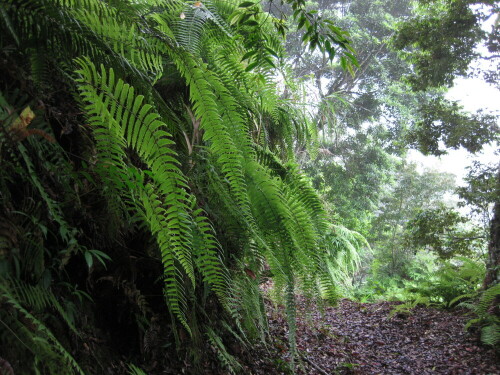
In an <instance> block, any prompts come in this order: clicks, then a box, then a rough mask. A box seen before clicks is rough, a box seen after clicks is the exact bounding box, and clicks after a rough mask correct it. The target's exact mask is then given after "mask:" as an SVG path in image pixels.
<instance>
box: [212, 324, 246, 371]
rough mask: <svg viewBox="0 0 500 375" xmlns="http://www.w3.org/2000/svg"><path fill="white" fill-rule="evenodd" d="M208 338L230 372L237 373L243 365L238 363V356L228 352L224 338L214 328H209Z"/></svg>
mask: <svg viewBox="0 0 500 375" xmlns="http://www.w3.org/2000/svg"><path fill="white" fill-rule="evenodd" d="M207 338H208V341H209V342H210V344H211V345H212V349H213V350H214V351H215V353H216V355H217V357H218V358H219V360H220V361H221V363H222V364H224V366H225V367H226V368H227V370H228V371H229V373H230V374H235V373H237V372H238V370H242V367H241V365H240V364H239V363H238V361H237V360H236V358H234V357H233V356H232V355H231V354H229V353H228V352H227V349H226V347H225V346H224V343H223V342H222V339H221V338H220V337H219V336H218V335H217V334H216V333H215V332H214V330H213V329H212V328H210V327H209V328H208V329H207Z"/></svg>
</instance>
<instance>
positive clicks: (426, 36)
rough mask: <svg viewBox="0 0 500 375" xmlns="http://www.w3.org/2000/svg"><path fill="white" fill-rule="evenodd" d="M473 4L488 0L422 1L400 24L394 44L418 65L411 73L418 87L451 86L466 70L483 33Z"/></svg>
mask: <svg viewBox="0 0 500 375" xmlns="http://www.w3.org/2000/svg"><path fill="white" fill-rule="evenodd" d="M471 3H485V2H483V1H469V0H452V1H447V0H433V1H420V4H419V5H420V6H419V7H418V13H417V15H416V16H414V17H412V18H411V19H409V20H406V21H404V22H402V23H401V24H400V26H399V29H398V32H397V34H396V36H395V37H394V39H393V45H394V47H395V48H396V49H398V50H400V51H402V52H403V54H404V55H406V58H408V59H410V61H411V62H412V63H413V65H414V66H415V70H416V71H415V73H413V74H412V75H410V76H409V81H410V83H411V84H412V86H413V87H414V88H415V89H417V90H422V89H425V88H427V87H439V86H451V84H452V82H453V80H454V78H455V76H457V75H465V74H466V73H467V69H468V67H469V64H470V63H471V61H472V59H473V58H474V57H476V52H475V51H474V49H475V47H476V45H477V44H478V42H479V41H480V40H481V39H482V38H483V36H484V35H483V32H482V30H481V27H480V22H479V21H480V15H479V11H477V10H474V9H473V8H472V7H471V6H470V5H471Z"/></svg>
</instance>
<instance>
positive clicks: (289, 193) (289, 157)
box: [0, 0, 500, 374]
mask: <svg viewBox="0 0 500 375" xmlns="http://www.w3.org/2000/svg"><path fill="white" fill-rule="evenodd" d="M428 3H429V2H428V1H426V2H422V4H420V5H418V6H416V7H412V6H411V4H410V2H405V1H396V0H384V1H378V2H366V1H360V0H353V1H318V2H307V3H306V2H305V1H303V0H286V1H281V2H280V3H279V4H278V3H275V2H273V1H270V2H263V3H260V2H253V1H247V2H241V1H232V0H220V1H219V0H207V1H190V2H185V1H180V0H166V1H160V0H141V1H128V0H117V1H99V0H67V1H66V0H65V1H63V0H0V6H1V8H0V13H1V15H0V20H1V21H0V31H1V33H0V76H1V77H2V78H1V80H0V125H1V126H0V163H1V173H0V202H1V204H0V349H1V350H0V352H1V357H0V366H3V367H0V373H2V371H4V370H3V368H4V367H5V369H7V366H9V367H11V368H13V369H14V370H15V373H16V374H17V373H37V374H59V373H61V374H72V373H76V374H94V373H95V374H97V373H103V372H104V371H108V372H109V371H112V372H109V373H117V374H121V373H130V374H143V373H145V372H147V373H151V374H153V373H159V371H160V370H159V369H160V368H162V367H165V366H170V362H178V363H179V364H180V366H184V367H185V370H186V371H190V372H192V373H203V366H204V364H205V363H206V360H207V358H208V357H213V356H215V357H217V359H218V361H219V362H220V364H221V366H223V367H224V369H225V370H224V371H226V372H230V373H232V372H237V371H238V370H241V365H240V363H239V360H238V357H237V352H238V351H235V350H231V343H234V342H237V343H238V345H241V347H244V348H251V347H252V345H255V343H256V342H258V341H261V342H266V340H267V335H268V331H267V321H266V315H265V301H264V294H263V292H262V290H261V288H260V284H261V283H262V282H263V281H265V280H267V279H268V278H272V281H273V293H272V294H271V297H272V300H273V302H274V303H282V304H284V305H285V311H286V315H287V322H288V340H289V343H288V346H289V350H290V353H291V356H290V358H291V362H292V364H291V368H292V369H293V367H294V364H293V362H294V359H297V358H299V357H298V355H297V349H296V346H295V342H296V338H295V329H296V328H295V320H296V319H295V318H296V307H295V302H296V294H302V295H304V296H306V297H307V299H316V300H317V301H319V302H320V304H321V303H335V302H336V301H337V300H338V299H339V298H340V297H349V298H355V299H358V300H363V301H375V300H377V299H385V300H387V299H398V300H401V301H403V302H406V304H405V305H401V306H402V307H400V308H399V309H404V308H407V307H408V306H410V307H411V306H412V305H415V304H416V303H426V304H435V305H440V306H443V307H446V308H448V307H451V306H455V305H457V304H462V305H464V306H467V307H469V308H470V309H472V310H473V311H474V312H475V314H476V315H475V317H474V319H472V320H471V321H470V325H479V326H481V327H482V332H483V339H484V341H485V342H486V343H487V344H489V345H495V344H496V343H497V342H498V337H499V333H498V332H499V326H500V325H499V322H498V311H494V307H495V304H496V303H497V302H498V296H499V289H498V284H497V281H498V261H499V259H500V257H499V255H498V254H499V251H500V250H499V237H498V236H499V234H498V232H499V229H498V221H499V220H500V212H499V210H500V208H499V203H498V196H499V194H498V189H499V185H500V183H499V182H498V181H497V178H498V177H497V176H496V173H497V166H494V165H493V166H484V165H479V164H476V165H474V166H473V167H471V169H470V171H469V175H468V177H467V179H466V180H467V181H466V182H467V183H468V184H467V185H466V186H462V187H459V188H458V190H457V193H458V195H459V196H460V198H461V201H460V204H461V205H468V206H469V207H471V208H470V212H471V213H473V214H475V215H476V219H474V218H470V217H466V216H464V214H463V213H459V212H458V211H457V208H458V207H457V206H456V204H453V203H450V202H449V201H445V200H444V199H443V195H444V194H445V193H452V192H454V191H455V186H454V179H453V176H452V175H448V174H444V173H438V172H436V171H429V170H427V171H423V172H422V171H420V170H419V169H418V166H416V165H415V164H413V163H412V162H411V161H409V160H407V151H408V149H409V148H411V147H413V148H418V149H419V150H421V151H422V152H424V153H427V154H436V155H438V154H442V153H444V152H446V149H447V148H459V147H464V148H465V149H467V150H468V151H469V152H472V153H474V152H477V151H479V150H480V149H481V147H482V146H483V145H484V144H486V143H490V142H495V141H497V138H495V137H497V136H498V132H497V130H498V126H497V124H496V118H495V117H494V116H492V115H489V114H484V113H477V114H469V113H466V112H465V111H464V110H463V109H462V108H461V107H460V106H459V105H458V104H457V103H455V102H450V101H448V100H447V99H446V97H445V91H446V90H445V86H447V85H448V86H450V85H451V84H452V82H453V79H454V77H455V76H456V75H457V74H465V73H466V72H467V67H468V66H469V64H470V62H471V61H472V59H473V58H474V57H475V54H476V52H475V50H474V48H475V47H476V46H477V45H478V44H479V43H481V42H482V41H483V40H486V41H487V43H488V47H489V48H490V52H491V54H492V55H491V56H489V57H490V58H491V60H494V59H495V55H494V54H495V53H496V52H495V51H497V50H495V48H497V44H495V43H498V35H497V34H495V32H493V33H484V32H482V31H481V28H480V24H481V21H482V17H484V18H486V16H484V15H483V13H482V12H483V8H479V7H478V4H481V5H483V7H484V9H486V10H488V11H491V12H493V13H494V12H495V11H498V9H497V8H495V7H497V5H498V4H497V2H494V1H481V2H472V1H462V0H460V1H458V0H457V1H455V0H449V1H446V0H440V1H433V2H432V3H433V4H432V5H428ZM475 3H477V4H476V5H474V4H475ZM436 5H439V6H436ZM436 9H437V10H436ZM402 19H407V21H405V22H401V21H400V20H402ZM450 22H451V25H454V26H453V27H451V26H450ZM440 28H441V29H440ZM443 29H445V30H452V31H453V32H451V34H452V35H451V36H450V35H447V34H443V33H442V30H443ZM415 30H420V31H421V32H418V33H417V32H415ZM496 30H497V29H496ZM347 31H349V32H350V34H349V33H347ZM496 33H498V30H497V31H496ZM417 35H418V36H422V39H418V40H414V39H413V38H414V37H415V36H417ZM426 35H427V36H429V35H439V36H441V37H442V39H443V40H442V41H441V40H439V41H435V42H434V43H432V44H430V45H429V44H428V43H427V40H428V39H429V38H427V36H426ZM457 46H458V47H460V48H457ZM437 56H441V57H437ZM443 56H444V57H443ZM440 59H442V60H443V61H441V60H440ZM429 66H431V67H432V68H429ZM434 67H438V68H439V69H437V68H436V69H434ZM483 73H484V75H485V76H486V78H488V79H490V80H494V78H492V77H493V76H494V73H493V72H492V71H484V72H483ZM494 203H496V206H495V208H494V210H493V207H492V206H493V204H494ZM493 211H494V213H495V215H496V216H495V217H493ZM477 218H480V219H477ZM488 244H489V245H488ZM488 246H489V247H488ZM483 285H484V288H483V289H481V287H482V286H483ZM492 306H493V308H492ZM186 363H189V366H187V367H186ZM105 369H106V370H105ZM5 371H8V369H7V370H5ZM7 373H8V372H7Z"/></svg>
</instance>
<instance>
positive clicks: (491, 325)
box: [460, 284, 500, 346]
mask: <svg viewBox="0 0 500 375" xmlns="http://www.w3.org/2000/svg"><path fill="white" fill-rule="evenodd" d="M499 299H500V284H496V285H494V286H492V287H491V288H488V289H486V290H484V291H483V292H481V294H480V298H479V301H478V302H477V303H476V304H473V303H470V302H462V303H461V304H460V305H461V306H465V307H468V308H469V309H471V310H472V312H473V313H474V314H475V315H476V318H473V319H470V320H469V321H468V322H467V324H466V325H465V329H469V328H470V327H472V326H476V327H478V328H479V329H480V330H481V342H483V343H484V344H486V345H491V346H498V344H499V343H500V317H499V313H498V309H499V307H498V300H499ZM495 309H496V310H497V311H495Z"/></svg>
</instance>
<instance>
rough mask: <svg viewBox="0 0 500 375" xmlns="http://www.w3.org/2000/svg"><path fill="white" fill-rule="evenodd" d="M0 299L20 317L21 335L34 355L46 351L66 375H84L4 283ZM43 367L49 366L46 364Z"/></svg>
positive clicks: (52, 336)
mask: <svg viewBox="0 0 500 375" xmlns="http://www.w3.org/2000/svg"><path fill="white" fill-rule="evenodd" d="M0 297H1V299H2V300H3V303H4V304H7V305H10V306H11V307H12V308H13V309H15V311H16V312H17V313H18V314H20V315H21V316H22V319H23V320H24V322H25V323H24V324H25V325H21V330H22V332H23V334H24V335H25V336H26V337H27V338H29V339H30V347H31V349H32V350H33V351H34V353H39V354H40V355H41V356H43V352H42V351H44V350H47V349H48V350H50V351H51V352H52V354H53V355H55V358H56V363H58V366H61V365H64V366H66V368H65V371H67V373H69V374H79V375H84V372H83V370H82V369H81V368H80V366H79V365H78V363H77V362H76V361H75V360H74V358H73V357H72V356H71V354H70V353H69V352H68V351H67V350H66V349H65V348H64V347H63V346H62V345H61V343H60V342H59V341H58V340H57V339H56V337H55V336H54V335H53V333H52V332H51V331H50V330H49V329H48V328H47V327H46V326H45V325H44V324H43V323H42V322H41V321H40V320H38V319H37V318H35V316H33V315H32V314H31V313H30V312H28V311H27V310H26V309H25V308H24V307H23V306H22V305H21V303H20V302H19V301H18V300H17V298H16V297H15V296H14V295H13V294H12V292H11V291H10V289H9V288H8V287H7V283H5V282H2V283H0ZM38 302H40V301H38ZM26 324H29V327H27V326H26ZM25 344H26V343H25ZM45 365H47V366H50V364H48V363H46V364H45Z"/></svg>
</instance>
